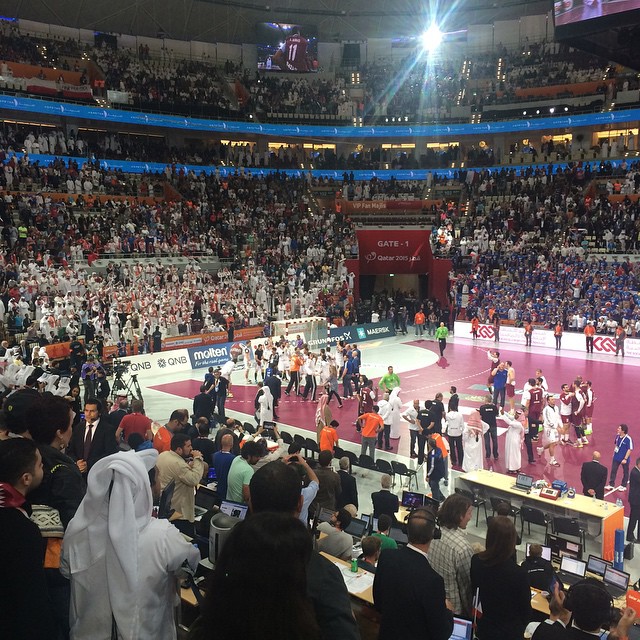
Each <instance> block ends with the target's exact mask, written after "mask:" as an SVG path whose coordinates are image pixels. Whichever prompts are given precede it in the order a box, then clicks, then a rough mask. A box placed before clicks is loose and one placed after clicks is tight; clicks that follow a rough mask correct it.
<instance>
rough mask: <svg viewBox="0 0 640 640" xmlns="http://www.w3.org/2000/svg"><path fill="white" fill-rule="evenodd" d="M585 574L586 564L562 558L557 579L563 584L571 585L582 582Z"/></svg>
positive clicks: (566, 557) (565, 557)
mask: <svg viewBox="0 0 640 640" xmlns="http://www.w3.org/2000/svg"><path fill="white" fill-rule="evenodd" d="M586 573H587V563H586V562H583V561H582V560H576V559H575V558H569V557H568V556H564V557H563V558H562V561H561V562H560V571H558V577H559V578H560V580H562V582H563V583H564V584H568V585H572V584H575V583H576V582H580V580H584V577H585V574H586Z"/></svg>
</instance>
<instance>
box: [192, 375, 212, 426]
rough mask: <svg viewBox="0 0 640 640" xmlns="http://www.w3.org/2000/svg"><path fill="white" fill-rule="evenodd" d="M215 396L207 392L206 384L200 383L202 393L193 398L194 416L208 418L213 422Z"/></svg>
mask: <svg viewBox="0 0 640 640" xmlns="http://www.w3.org/2000/svg"><path fill="white" fill-rule="evenodd" d="M212 414H213V398H212V397H211V396H210V395H209V394H208V393H207V387H206V385H204V384H203V385H200V393H199V394H198V395H197V396H196V397H195V398H194V399H193V417H194V418H195V419H196V420H197V419H198V418H206V419H207V420H209V422H211V415H212Z"/></svg>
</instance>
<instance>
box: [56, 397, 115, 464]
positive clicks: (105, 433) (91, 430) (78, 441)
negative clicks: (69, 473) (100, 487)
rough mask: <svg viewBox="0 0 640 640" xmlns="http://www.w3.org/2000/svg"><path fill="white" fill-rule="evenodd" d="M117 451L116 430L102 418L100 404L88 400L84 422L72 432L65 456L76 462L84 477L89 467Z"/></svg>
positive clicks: (94, 400) (90, 399) (91, 399)
mask: <svg viewBox="0 0 640 640" xmlns="http://www.w3.org/2000/svg"><path fill="white" fill-rule="evenodd" d="M116 451H118V442H117V440H116V429H115V427H114V426H113V425H111V424H109V422H107V420H106V418H102V403H101V402H100V400H98V399H96V398H89V399H88V400H87V402H86V403H85V405H84V421H82V422H80V423H79V424H78V425H77V426H76V427H75V428H74V430H73V435H72V436H71V440H70V442H69V446H68V447H67V454H68V455H69V456H71V458H73V459H74V460H75V461H76V464H77V465H78V469H80V472H81V473H82V474H83V475H86V474H87V473H88V472H89V470H90V469H91V467H92V466H93V465H94V464H95V463H96V462H98V460H101V459H102V458H105V457H106V456H110V455H111V454H112V453H115V452H116Z"/></svg>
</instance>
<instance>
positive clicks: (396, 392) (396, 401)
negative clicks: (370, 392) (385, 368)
mask: <svg viewBox="0 0 640 640" xmlns="http://www.w3.org/2000/svg"><path fill="white" fill-rule="evenodd" d="M401 417H402V400H400V387H396V388H395V389H392V390H391V393H390V394H389V418H388V420H389V424H390V425H391V429H390V432H389V437H390V438H393V439H394V440H395V439H396V438H399V437H400V418H401Z"/></svg>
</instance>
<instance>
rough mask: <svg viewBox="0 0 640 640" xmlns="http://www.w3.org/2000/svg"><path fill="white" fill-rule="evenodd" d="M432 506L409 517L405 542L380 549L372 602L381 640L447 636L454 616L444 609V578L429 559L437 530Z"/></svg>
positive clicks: (428, 639) (438, 639)
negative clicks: (392, 547)
mask: <svg viewBox="0 0 640 640" xmlns="http://www.w3.org/2000/svg"><path fill="white" fill-rule="evenodd" d="M435 524H436V518H435V514H434V513H433V511H432V510H431V509H426V508H420V509H416V510H415V511H413V512H412V513H411V515H410V516H409V520H408V522H407V536H408V538H409V546H407V547H401V548H400V549H395V550H394V549H388V550H385V551H383V552H382V553H381V554H380V560H379V561H378V568H377V570H376V576H375V579H374V581H373V601H374V605H375V607H376V609H378V611H380V614H381V616H382V619H381V621H380V635H379V636H378V638H379V640H396V639H397V638H402V640H448V638H450V637H451V632H452V631H453V616H452V613H451V611H449V610H448V609H447V605H446V595H445V589H444V580H443V579H442V577H441V576H440V575H438V574H437V573H436V572H435V571H434V569H433V568H432V567H431V565H430V564H429V560H428V558H427V553H428V552H429V546H430V544H431V541H432V540H433V536H434V533H435Z"/></svg>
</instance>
